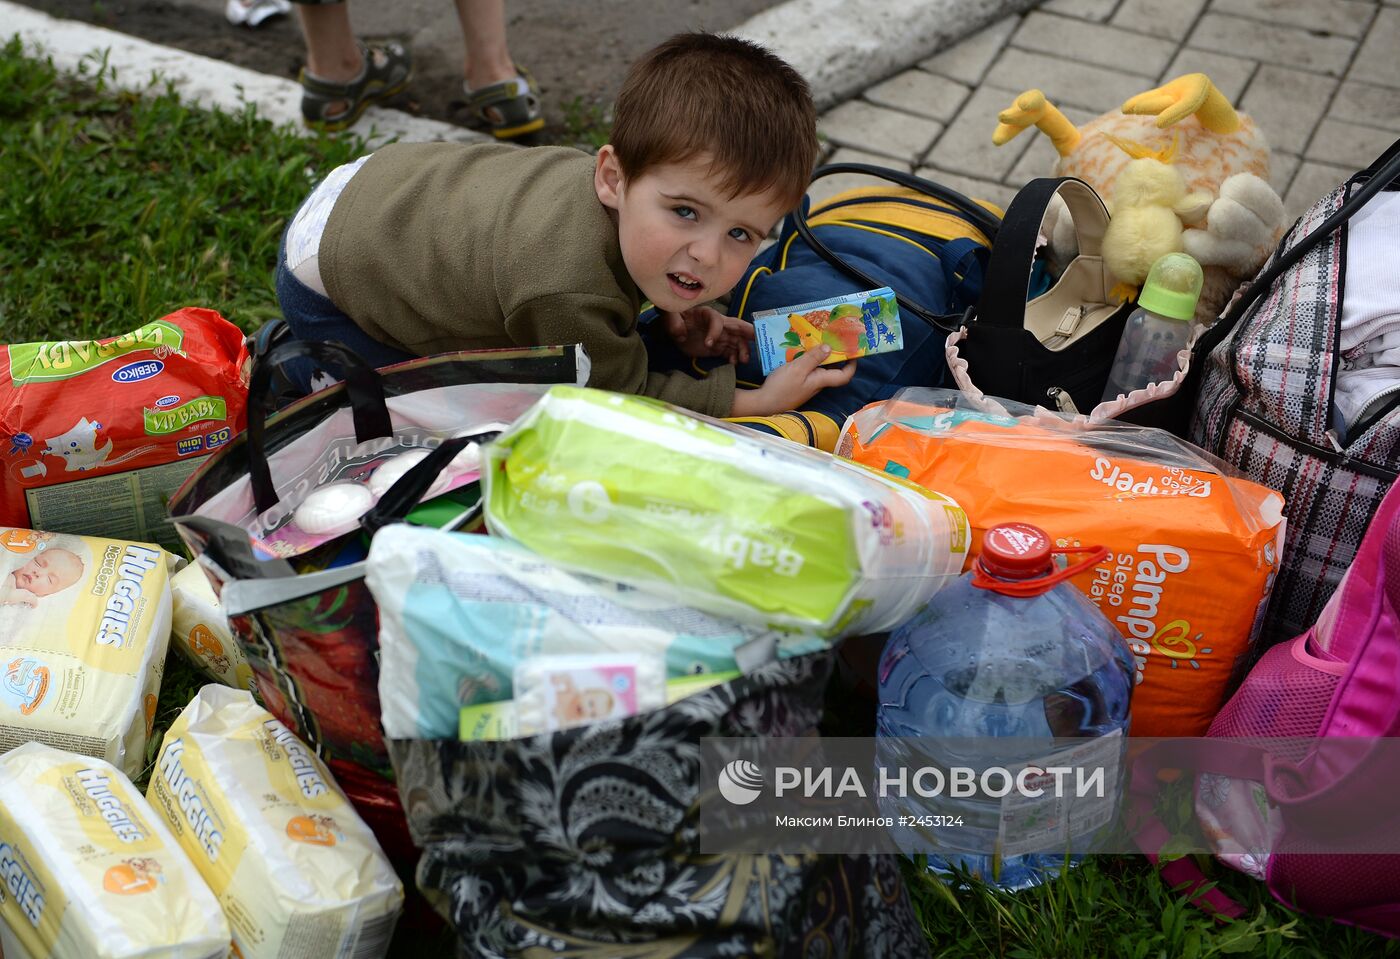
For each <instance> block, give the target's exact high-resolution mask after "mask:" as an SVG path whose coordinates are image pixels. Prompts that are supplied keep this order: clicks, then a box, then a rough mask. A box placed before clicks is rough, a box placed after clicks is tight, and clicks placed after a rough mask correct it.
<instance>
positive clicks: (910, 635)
mask: <svg viewBox="0 0 1400 959" xmlns="http://www.w3.org/2000/svg"><path fill="white" fill-rule="evenodd" d="M1054 552H1060V553H1064V552H1080V551H1079V550H1055V551H1054ZM1102 553H1103V550H1102V549H1100V550H1099V551H1098V555H1099V556H1101V555H1102ZM1092 560H1093V558H1092V557H1091V559H1090V560H1089V563H1090V564H1092ZM1065 574H1066V571H1065V570H1057V569H1056V567H1055V565H1054V559H1053V557H1052V548H1051V542H1050V537H1049V536H1048V535H1047V534H1046V533H1045V532H1044V531H1043V530H1040V529H1038V528H1036V527H1034V526H1031V525H1029V524H1026V523H1011V524H1007V525H1002V526H996V527H993V528H992V529H990V530H988V531H987V534H986V537H985V539H984V543H983V550H982V553H981V555H980V556H979V557H978V560H977V562H976V563H975V565H974V568H973V570H972V571H971V572H969V573H967V574H966V575H964V576H963V577H962V578H961V579H960V580H958V581H957V582H956V583H954V584H953V585H952V586H950V587H948V588H947V589H945V590H943V591H942V592H940V593H939V594H938V595H937V596H935V597H934V598H933V599H932V600H931V601H930V602H929V604H928V606H927V607H925V608H924V609H923V610H922V611H920V612H919V613H918V614H917V615H916V616H915V617H914V618H913V619H912V620H910V621H909V622H908V623H905V624H904V625H903V626H901V627H899V628H898V629H897V630H895V631H894V633H893V634H892V635H891V636H890V639H889V642H888V644H887V645H886V647H885V651H884V654H883V656H882V657H881V660H880V668H879V677H880V681H879V682H880V685H879V708H878V711H877V714H876V726H877V735H878V736H880V737H881V743H880V746H881V747H882V749H881V752H882V755H883V756H884V757H886V759H887V760H892V761H893V764H897V765H901V766H903V767H904V768H919V767H920V766H922V765H926V764H927V762H926V757H925V756H922V755H920V756H918V757H913V756H908V755H904V751H903V750H902V749H901V743H902V740H901V738H900V737H927V738H928V740H933V739H937V740H938V741H939V745H938V746H937V747H935V748H938V749H942V748H944V744H949V745H947V747H946V748H947V752H946V753H942V754H941V756H940V762H941V764H942V765H945V766H972V767H973V768H977V767H978V766H979V765H980V766H982V767H983V768H985V767H986V766H987V765H989V763H988V762H987V761H986V757H988V756H991V755H997V757H998V758H997V761H996V763H995V765H999V766H1008V765H1010V762H1016V763H1018V764H1029V765H1034V766H1038V767H1040V768H1041V769H1046V768H1053V767H1055V766H1068V765H1098V764H1103V765H1106V766H1109V767H1113V768H1116V769H1118V770H1120V771H1121V770H1122V769H1123V766H1122V759H1123V756H1124V750H1125V749H1126V747H1127V739H1126V737H1127V734H1128V719H1129V700H1130V696H1131V694H1132V690H1133V673H1134V668H1133V660H1132V655H1131V653H1130V652H1129V650H1128V646H1127V643H1126V642H1124V640H1123V638H1122V636H1120V635H1119V634H1118V631H1117V629H1115V628H1114V626H1113V624H1112V623H1111V622H1109V621H1108V619H1107V617H1105V616H1104V615H1103V613H1101V612H1099V610H1098V609H1097V608H1096V607H1095V606H1094V604H1093V603H1091V602H1089V600H1088V598H1087V597H1085V595H1084V594H1083V593H1082V592H1080V591H1079V589H1077V588H1076V587H1075V586H1074V585H1073V584H1071V583H1069V582H1066V581H1065V579H1066V575H1065ZM1037 590H1044V591H1043V592H1037ZM987 738H1002V739H1014V740H1017V741H1018V742H1017V746H1022V745H1023V744H1024V745H1025V746H1027V747H1030V746H1031V745H1032V743H1033V741H1039V740H1044V741H1046V742H1045V747H1044V749H1043V750H1040V751H1037V752H1028V753H1027V754H1025V755H1020V756H1015V757H1010V762H1009V761H1008V759H1009V758H1008V757H1006V756H1005V755H1000V754H997V753H996V752H995V750H994V748H993V749H987V750H985V751H984V750H983V749H982V748H981V743H980V742H978V741H984V740H986V739H987ZM1070 738H1074V739H1083V740H1085V742H1084V743H1083V745H1079V746H1075V747H1071V748H1070V749H1068V750H1067V749H1066V748H1065V747H1064V746H1063V744H1060V745H1059V746H1057V745H1056V744H1054V743H1051V742H1050V740H1053V739H1070ZM928 740H921V741H920V742H927V741H928ZM954 743H956V744H958V745H952V744H954ZM963 743H966V744H967V745H965V746H964V745H962V744H963ZM1070 751H1073V753H1074V760H1073V762H1072V763H1071V761H1070V760H1069V758H1068V756H1067V753H1068V752H1070ZM968 754H971V755H968ZM1107 778H1108V779H1110V780H1111V786H1112V790H1111V791H1110V794H1109V795H1106V796H1105V797H1103V798H1101V799H1100V798H1095V799H1092V800H1089V801H1087V802H1085V801H1083V800H1080V801H1078V802H1077V803H1075V802H1073V801H1072V800H1068V799H1066V798H1063V797H1057V796H1054V795H1053V794H1048V793H1047V794H1046V795H1042V796H1039V797H1030V796H1023V795H1020V794H1018V793H1017V792H1015V791H1013V792H1011V793H1010V794H1009V795H1007V796H1004V797H1001V798H1000V799H988V798H986V797H978V798H973V799H950V798H946V797H940V798H939V801H938V803H937V805H936V807H929V808H920V809H918V810H915V809H912V808H905V807H906V806H907V804H908V803H909V801H910V800H908V799H893V798H890V799H885V800H882V802H883V803H884V804H885V807H886V808H885V809H883V810H882V812H883V813H884V814H885V815H888V816H892V817H895V819H896V822H899V821H900V820H901V817H905V816H908V815H909V814H910V813H914V812H918V813H920V814H923V815H927V814H930V813H932V814H934V815H944V816H955V817H961V825H959V826H957V827H956V828H949V829H939V830H936V831H934V833H933V835H935V836H936V837H937V838H936V841H937V842H938V844H939V846H940V847H941V848H943V849H946V850H948V852H947V853H946V854H940V855H936V856H933V857H931V858H930V860H929V864H930V867H931V868H934V869H936V870H939V871H947V869H948V866H949V864H951V863H958V864H960V865H964V866H966V867H967V868H968V869H969V870H971V871H972V872H973V873H975V874H977V875H979V876H981V877H982V878H984V879H985V880H987V881H988V882H994V883H997V884H999V885H1001V886H1002V887H1003V888H1005V889H1020V888H1025V887H1026V886H1030V885H1035V884H1037V883H1039V882H1041V881H1043V880H1044V879H1046V878H1050V877H1053V876H1054V875H1056V874H1057V873H1058V871H1059V868H1060V866H1061V863H1062V862H1063V860H1064V852H1063V850H1064V849H1066V848H1069V847H1070V846H1071V845H1072V846H1073V847H1074V848H1076V849H1082V848H1083V844H1085V843H1089V842H1092V840H1093V837H1094V835H1095V833H1096V831H1097V830H1099V829H1101V828H1102V827H1103V826H1105V825H1108V824H1109V823H1110V822H1111V820H1112V818H1113V816H1114V814H1115V813H1116V811H1117V807H1118V792H1117V790H1119V789H1121V786H1122V784H1121V780H1120V779H1119V777H1117V776H1112V775H1111V776H1109V777H1107ZM915 801H916V802H918V801H919V800H915ZM904 834H905V836H908V832H905V833H904ZM899 835H900V833H899V832H896V836H899ZM911 848H912V847H911ZM992 849H997V850H999V852H998V853H996V854H993V853H991V852H989V851H990V850H992ZM1047 849H1048V850H1050V851H1049V852H1046V851H1045V850H1047Z"/></svg>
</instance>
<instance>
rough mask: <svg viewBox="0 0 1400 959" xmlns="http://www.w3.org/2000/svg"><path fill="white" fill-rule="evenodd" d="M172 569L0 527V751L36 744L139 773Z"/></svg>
mask: <svg viewBox="0 0 1400 959" xmlns="http://www.w3.org/2000/svg"><path fill="white" fill-rule="evenodd" d="M173 562H174V558H173V557H171V556H170V555H169V554H167V553H166V552H165V551H164V550H162V549H161V548H160V547H158V546H152V545H146V544H142V543H127V542H122V541H120V540H111V539H97V538H94V537H90V536H68V535H66V534H62V533H40V532H35V531H33V530H27V529H11V528H8V527H0V750H5V749H10V748H12V747H14V746H18V745H20V744H21V743H26V742H29V741H31V740H37V741H39V742H43V743H48V744H49V745H51V746H56V747H58V748H60V749H67V750H71V751H73V752H76V753H82V754H84V755H88V756H98V757H101V758H103V759H106V760H107V761H108V762H110V763H113V764H114V765H116V766H118V767H119V768H121V770H122V771H123V772H125V773H126V774H127V775H128V776H136V775H137V774H139V773H140V771H141V767H142V765H143V764H144V763H145V757H146V737H147V736H149V735H150V731H151V723H152V721H153V720H154V719H155V708H156V698H157V696H159V694H160V678H161V673H162V671H163V670H164V667H165V653H166V649H167V648H168V646H169V643H170V574H169V568H170V564H172V563H173Z"/></svg>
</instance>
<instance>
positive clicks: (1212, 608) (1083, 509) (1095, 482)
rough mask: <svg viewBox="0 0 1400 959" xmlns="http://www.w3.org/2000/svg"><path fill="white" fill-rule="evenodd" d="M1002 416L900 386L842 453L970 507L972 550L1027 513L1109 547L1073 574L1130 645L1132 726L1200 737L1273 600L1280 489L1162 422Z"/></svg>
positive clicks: (1041, 523) (1148, 732)
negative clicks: (1240, 471) (1247, 475)
mask: <svg viewBox="0 0 1400 959" xmlns="http://www.w3.org/2000/svg"><path fill="white" fill-rule="evenodd" d="M995 410H996V411H995V412H993V411H991V410H990V409H988V408H984V406H983V405H982V404H978V403H976V402H974V401H973V400H972V399H971V398H969V397H967V396H964V395H963V394H959V393H956V392H953V391H949V390H925V389H909V390H902V391H901V392H900V393H898V394H896V396H895V397H894V399H891V400H887V401H885V402H883V403H877V404H873V405H871V406H868V407H866V408H865V409H862V410H859V411H857V412H856V414H855V415H854V416H852V417H851V418H850V419H849V420H848V421H847V423H846V428H845V431H844V432H843V433H842V436H841V444H840V447H839V448H840V449H841V451H842V452H843V453H844V454H845V455H849V456H851V457H852V458H853V459H855V460H856V461H857V462H861V463H866V464H868V465H870V466H872V467H875V468H880V469H885V470H888V471H890V472H893V473H895V474H896V475H899V476H904V477H907V478H909V479H911V480H913V481H914V482H916V483H919V484H921V485H927V486H929V487H931V488H934V489H938V490H941V491H945V492H947V493H948V494H949V495H951V496H953V497H955V498H956V499H957V501H958V502H959V503H963V504H966V508H967V511H968V519H969V521H970V522H971V524H972V528H973V539H972V541H973V546H972V550H973V553H974V554H975V553H976V552H977V551H978V549H979V548H980V544H981V539H982V532H983V531H985V530H987V529H989V528H991V527H992V526H996V525H999V524H1001V523H1008V522H1019V521H1024V522H1029V523H1033V524H1034V525H1036V526H1038V527H1040V528H1041V529H1044V530H1045V531H1046V532H1048V533H1049V534H1050V536H1051V538H1052V539H1053V540H1054V542H1055V544H1056V545H1057V546H1066V547H1068V546H1082V545H1084V544H1086V543H1097V544H1102V545H1103V546H1105V547H1107V548H1108V551H1109V555H1108V557H1107V558H1106V559H1105V560H1104V561H1103V562H1102V563H1100V564H1099V565H1097V566H1095V567H1094V568H1093V569H1089V570H1085V571H1083V572H1082V573H1080V574H1078V575H1077V576H1076V577H1075V579H1074V583H1075V585H1076V586H1078V587H1079V588H1080V589H1081V590H1083V591H1084V592H1085V593H1086V594H1087V595H1088V596H1089V598H1090V599H1091V600H1092V601H1093V603H1094V604H1095V605H1097V606H1098V607H1099V608H1100V609H1102V610H1103V611H1104V613H1105V614H1106V615H1107V616H1108V617H1109V619H1110V620H1112V621H1113V623H1114V625H1115V626H1117V627H1118V630H1119V631H1120V632H1121V633H1122V634H1123V636H1124V637H1125V638H1126V639H1127V640H1128V644H1129V646H1130V647H1131V648H1132V650H1133V657H1134V660H1135V663H1136V667H1137V683H1138V689H1137V692H1136V693H1135V694H1134V697H1133V728H1134V730H1135V731H1136V732H1137V734H1138V735H1141V736H1199V735H1202V734H1203V733H1204V732H1205V731H1206V728H1207V727H1208V726H1209V725H1210V721H1211V719H1212V717H1214V715H1215V713H1216V711H1217V710H1218V709H1219V708H1220V706H1221V705H1222V704H1223V702H1224V698H1225V693H1226V689H1227V688H1228V685H1229V682H1230V675H1231V672H1232V670H1233V669H1234V664H1235V660H1236V659H1237V658H1238V657H1239V656H1241V655H1242V654H1244V653H1245V651H1246V650H1247V648H1248V646H1249V643H1250V638H1251V636H1252V634H1253V630H1254V628H1255V624H1256V623H1258V622H1259V621H1260V613H1261V611H1262V609H1263V607H1264V605H1265V603H1266V602H1267V600H1268V596H1269V590H1270V589H1271V588H1272V585H1273V578H1274V575H1275V571H1276V570H1277V568H1278V561H1279V556H1280V555H1281V548H1282V542H1283V535H1284V529H1283V525H1284V524H1283V498H1282V497H1281V496H1279V494H1278V493H1276V492H1274V491H1273V490H1270V489H1268V488H1266V487H1264V486H1260V485H1258V484H1257V483H1252V482H1250V481H1249V480H1246V479H1242V478H1240V477H1238V476H1237V475H1235V474H1234V473H1233V472H1232V471H1231V470H1230V469H1229V468H1228V467H1226V466H1225V465H1224V464H1223V463H1221V462H1219V461H1218V460H1215V459H1213V458H1212V457H1210V456H1208V455H1207V454H1206V453H1204V452H1202V451H1201V450H1199V449H1197V448H1196V447H1194V446H1192V445H1190V444H1189V443H1187V442H1185V441H1184V440H1181V439H1178V438H1177V437H1175V436H1172V435H1171V434H1170V433H1167V432H1164V431H1162V430H1155V429H1148V428H1145V427H1139V426H1130V425H1127V424H1124V423H1115V422H1106V423H1098V424H1089V423H1079V422H1073V421H1069V420H1067V419H1066V418H1064V417H1061V416H1057V415H1055V414H1053V413H1050V412H1048V411H1045V410H1041V411H1039V412H1036V411H1033V410H1031V408H1030V407H1026V406H1022V405H1020V404H1013V403H1009V402H1006V403H999V404H997V405H996V406H995Z"/></svg>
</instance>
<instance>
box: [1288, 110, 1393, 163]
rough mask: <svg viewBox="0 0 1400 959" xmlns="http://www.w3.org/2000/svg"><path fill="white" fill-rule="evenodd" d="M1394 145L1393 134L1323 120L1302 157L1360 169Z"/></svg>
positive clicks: (1371, 128)
mask: <svg viewBox="0 0 1400 959" xmlns="http://www.w3.org/2000/svg"><path fill="white" fill-rule="evenodd" d="M1394 142H1395V134H1393V133H1391V132H1390V131H1388V130H1380V129H1377V128H1376V127H1363V126H1361V125H1359V124H1356V123H1343V122H1342V121H1340V120H1332V119H1327V120H1323V121H1322V122H1321V123H1319V124H1318V126H1317V133H1316V135H1314V136H1313V139H1312V143H1310V144H1308V149H1307V152H1306V153H1304V154H1303V156H1304V157H1305V158H1306V159H1308V160H1316V161H1318V162H1321V163H1334V164H1337V165H1338V166H1345V167H1351V168H1352V169H1353V170H1360V169H1362V168H1363V167H1365V166H1367V165H1368V164H1370V162H1371V161H1372V160H1374V159H1375V158H1376V157H1378V156H1380V155H1381V154H1382V153H1384V152H1385V150H1386V148H1387V147H1389V146H1390V145H1391V144H1392V143H1394Z"/></svg>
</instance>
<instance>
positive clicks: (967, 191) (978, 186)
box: [916, 166, 1016, 212]
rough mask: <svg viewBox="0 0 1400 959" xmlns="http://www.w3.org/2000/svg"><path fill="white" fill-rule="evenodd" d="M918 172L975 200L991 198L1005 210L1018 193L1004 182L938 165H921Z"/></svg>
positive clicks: (926, 178)
mask: <svg viewBox="0 0 1400 959" xmlns="http://www.w3.org/2000/svg"><path fill="white" fill-rule="evenodd" d="M916 172H917V173H918V174H919V176H921V177H923V178H924V179H925V180H932V181H933V182H934V183H938V184H941V185H943V186H946V187H948V188H949V189H953V190H957V191H958V192H959V193H961V194H962V195H963V196H967V197H971V198H972V199H974V200H990V201H991V202H992V203H995V204H996V205H997V206H999V207H1001V209H1002V211H1003V212H1005V211H1006V206H1007V204H1009V203H1010V202H1011V198H1012V197H1014V196H1015V195H1016V191H1015V190H1013V189H1012V188H1011V187H1009V186H1007V185H1006V184H1004V183H993V182H991V181H990V180H979V179H977V178H976V177H970V176H963V175H961V174H958V173H952V172H950V171H948V170H940V169H938V167H932V166H925V167H919V169H918V170H917V171H916Z"/></svg>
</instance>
